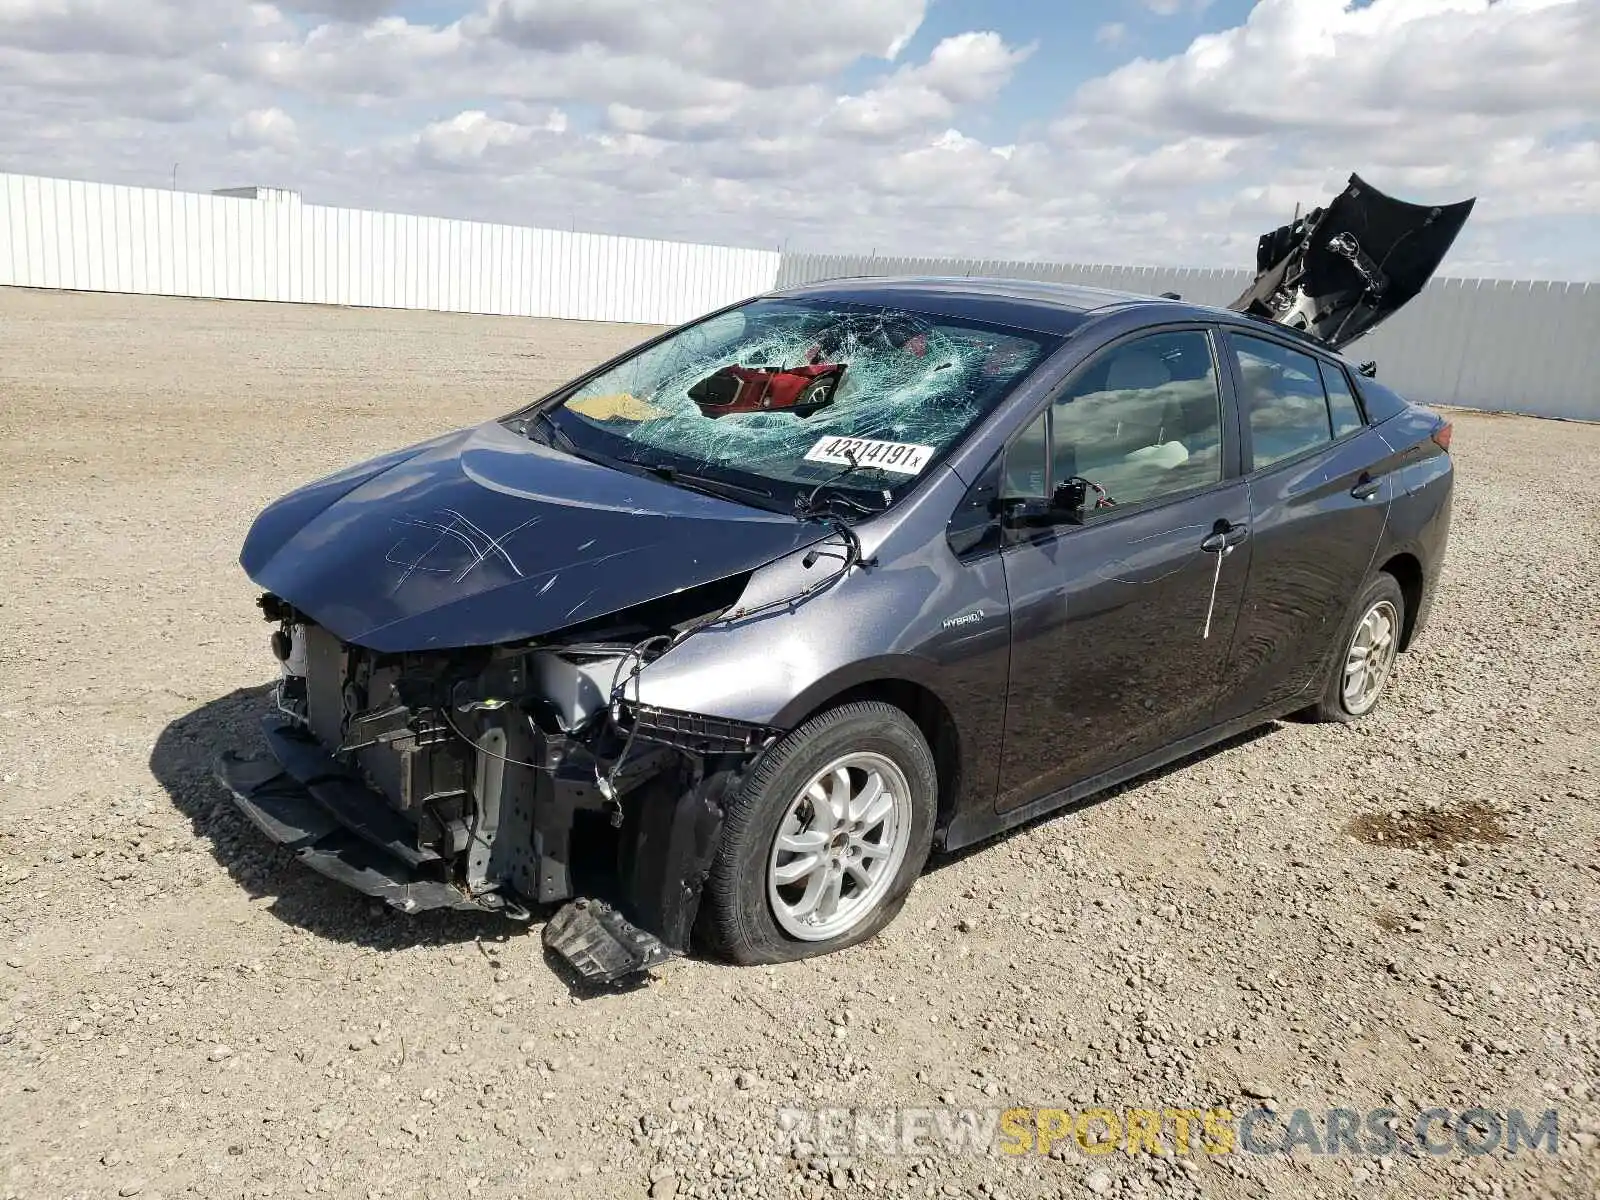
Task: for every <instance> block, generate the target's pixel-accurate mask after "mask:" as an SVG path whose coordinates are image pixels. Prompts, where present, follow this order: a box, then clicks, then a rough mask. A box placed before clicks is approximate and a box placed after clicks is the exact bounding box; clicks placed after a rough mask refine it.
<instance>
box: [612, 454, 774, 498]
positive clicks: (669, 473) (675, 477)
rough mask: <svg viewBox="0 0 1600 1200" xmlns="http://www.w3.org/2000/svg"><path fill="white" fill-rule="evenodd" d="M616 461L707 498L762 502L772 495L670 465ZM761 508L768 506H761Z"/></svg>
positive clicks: (640, 460) (644, 461)
mask: <svg viewBox="0 0 1600 1200" xmlns="http://www.w3.org/2000/svg"><path fill="white" fill-rule="evenodd" d="M617 461H618V462H620V463H626V464H627V465H629V466H630V467H638V468H639V469H640V470H643V471H648V472H650V474H652V475H654V476H655V477H656V478H657V479H660V480H662V481H663V482H666V483H670V484H673V485H675V486H677V487H681V488H687V489H688V490H690V491H694V492H704V493H705V494H706V495H708V496H717V497H719V498H720V499H723V500H730V499H737V498H739V497H749V496H753V497H757V498H759V499H762V500H771V499H772V493H771V492H769V491H767V490H766V489H765V488H758V487H747V486H746V485H744V484H742V483H732V482H729V481H728V480H726V479H713V478H712V477H711V476H709V475H695V474H693V473H691V472H688V471H680V470H679V469H678V468H677V467H675V466H673V465H672V464H671V463H663V462H650V461H649V460H647V459H641V458H619V459H617ZM762 507H763V508H766V507H770V506H768V505H762Z"/></svg>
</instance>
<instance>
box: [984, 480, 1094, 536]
mask: <svg viewBox="0 0 1600 1200" xmlns="http://www.w3.org/2000/svg"><path fill="white" fill-rule="evenodd" d="M1087 493H1088V488H1087V486H1086V484H1085V481H1084V480H1081V479H1069V480H1067V481H1066V482H1065V483H1063V484H1061V485H1060V486H1059V487H1058V488H1056V490H1055V492H1054V494H1053V495H1051V497H1050V499H1048V500H1022V499H1011V500H1004V499H1001V500H996V501H995V505H996V507H997V509H998V511H999V515H1000V523H1001V524H1002V525H1004V526H1005V527H1006V528H1007V529H1046V528H1049V527H1050V526H1052V525H1082V524H1083V510H1084V505H1085V503H1086V500H1087Z"/></svg>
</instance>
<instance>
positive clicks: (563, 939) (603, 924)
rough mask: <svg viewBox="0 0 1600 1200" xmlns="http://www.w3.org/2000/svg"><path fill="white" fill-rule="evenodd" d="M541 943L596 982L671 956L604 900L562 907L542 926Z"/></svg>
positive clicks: (575, 902) (624, 973) (654, 939)
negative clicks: (542, 938)
mask: <svg viewBox="0 0 1600 1200" xmlns="http://www.w3.org/2000/svg"><path fill="white" fill-rule="evenodd" d="M544 944H545V947H546V948H547V949H550V950H553V951H555V952H556V953H557V954H559V955H560V956H561V957H562V958H563V959H565V960H566V962H567V963H568V964H569V965H570V966H571V967H572V969H573V970H574V971H576V972H578V974H579V975H582V976H583V977H584V978H585V979H591V980H595V981H597V982H600V983H610V982H612V981H613V980H617V979H621V978H622V977H623V976H624V975H632V974H633V973H634V972H636V971H644V970H648V969H649V968H650V967H653V966H655V965H657V964H658V963H663V962H666V961H667V959H669V958H671V957H672V951H671V950H669V949H667V947H666V946H665V945H664V944H662V942H661V939H660V938H658V937H656V936H655V935H654V934H651V933H646V932H645V931H644V930H642V929H640V928H639V927H638V926H637V925H635V924H633V922H631V921H629V920H628V919H627V918H626V917H624V916H623V915H622V914H621V913H619V912H618V911H617V910H616V909H614V908H612V907H611V905H609V904H607V903H606V902H605V901H604V900H590V899H580V900H574V901H573V902H572V903H571V904H568V905H566V906H565V907H564V908H562V909H561V911H560V912H558V913H556V915H555V916H553V917H551V918H550V920H549V922H548V923H546V925H545V927H544Z"/></svg>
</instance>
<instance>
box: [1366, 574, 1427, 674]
mask: <svg viewBox="0 0 1600 1200" xmlns="http://www.w3.org/2000/svg"><path fill="white" fill-rule="evenodd" d="M1378 571H1379V573H1380V574H1384V575H1389V576H1391V577H1392V578H1393V579H1394V581H1395V582H1396V583H1398V584H1399V585H1400V595H1401V597H1403V598H1404V600H1405V602H1406V615H1405V621H1404V622H1403V623H1402V625H1401V627H1400V649H1402V650H1409V649H1410V648H1411V637H1412V634H1413V633H1415V632H1416V628H1417V618H1418V616H1419V615H1420V614H1421V612H1422V600H1423V593H1424V592H1425V590H1426V588H1427V576H1426V575H1425V574H1424V573H1423V570H1422V560H1421V559H1419V558H1418V557H1417V556H1416V555H1415V554H1413V553H1412V552H1411V551H1409V550H1402V551H1401V552H1400V553H1398V554H1393V555H1390V556H1389V558H1388V559H1387V560H1385V562H1384V563H1383V565H1382V566H1380V567H1379V568H1378Z"/></svg>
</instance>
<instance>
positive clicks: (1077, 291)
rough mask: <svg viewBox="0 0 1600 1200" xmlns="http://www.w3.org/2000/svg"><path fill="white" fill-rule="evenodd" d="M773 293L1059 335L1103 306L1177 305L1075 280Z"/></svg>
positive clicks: (875, 284) (881, 284)
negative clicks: (881, 306)
mask: <svg viewBox="0 0 1600 1200" xmlns="http://www.w3.org/2000/svg"><path fill="white" fill-rule="evenodd" d="M772 294H773V295H775V296H783V297H792V298H795V299H805V300H837V301H839V302H840V303H845V304H882V305H886V306H887V305H892V306H894V307H897V308H904V309H909V310H911V311H913V312H921V313H927V314H929V315H934V316H946V317H966V318H971V319H973V320H979V321H991V322H993V323H995V324H997V325H1012V326H1015V327H1016V328H1018V329H1029V330H1033V331H1034V332H1036V333H1054V334H1067V333H1070V332H1072V330H1074V329H1076V328H1077V327H1078V326H1079V325H1081V324H1083V321H1084V319H1085V317H1087V315H1088V314H1089V313H1092V312H1099V311H1100V310H1102V309H1106V308H1113V307H1117V306H1120V305H1125V304H1141V303H1157V304H1170V303H1172V302H1171V301H1161V300H1155V299H1154V298H1153V297H1150V296H1135V295H1133V294H1132V293H1129V292H1114V291H1111V290H1110V289H1108V288H1097V287H1084V286H1081V285H1079V284H1073V283H1044V282H1040V281H1037V280H1031V279H983V278H967V277H961V276H952V277H948V278H946V277H942V276H937V275H906V276H871V277H863V278H856V279H830V280H827V281H826V282H823V283H810V284H805V285H803V286H800V287H792V288H784V289H782V290H780V291H777V292H774V293H772Z"/></svg>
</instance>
